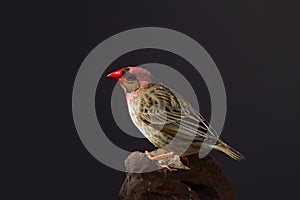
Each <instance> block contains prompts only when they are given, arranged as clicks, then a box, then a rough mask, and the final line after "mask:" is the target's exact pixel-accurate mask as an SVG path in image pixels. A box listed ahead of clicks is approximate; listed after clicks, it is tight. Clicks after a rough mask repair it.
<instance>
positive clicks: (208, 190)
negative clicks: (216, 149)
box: [119, 152, 234, 200]
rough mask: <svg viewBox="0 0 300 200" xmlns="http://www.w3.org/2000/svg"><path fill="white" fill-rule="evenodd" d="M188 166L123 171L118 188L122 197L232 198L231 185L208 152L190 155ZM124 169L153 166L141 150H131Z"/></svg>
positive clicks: (127, 199) (141, 199)
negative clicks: (202, 154)
mask: <svg viewBox="0 0 300 200" xmlns="http://www.w3.org/2000/svg"><path fill="white" fill-rule="evenodd" d="M188 159H189V167H190V170H184V169H178V170H177V171H171V172H170V171H168V170H166V169H159V170H156V171H152V172H146V173H130V172H128V173H127V176H126V179H125V181H124V183H123V185H122V187H121V189H120V191H119V199H122V200H146V199H147V200H148V199H149V200H158V199H170V200H171V199H177V200H181V199H184V200H189V199H191V200H194V199H204V200H206V199H224V200H231V199H234V194H233V191H232V187H231V184H230V182H229V181H228V179H227V178H226V177H225V175H224V173H223V172H222V170H221V168H220V166H219V165H218V163H217V162H216V161H215V159H214V158H212V157H211V156H207V157H205V158H203V159H199V158H198V155H194V156H190V157H188ZM125 167H126V169H127V171H131V172H132V171H134V172H143V171H149V169H155V168H157V166H156V165H155V164H154V163H153V161H150V160H149V159H148V158H147V157H146V156H145V154H144V153H141V152H133V153H132V154H130V155H129V156H128V158H127V159H126V161H125Z"/></svg>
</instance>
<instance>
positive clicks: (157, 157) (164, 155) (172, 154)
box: [145, 151, 174, 161]
mask: <svg viewBox="0 0 300 200" xmlns="http://www.w3.org/2000/svg"><path fill="white" fill-rule="evenodd" d="M145 154H146V156H147V157H148V158H149V160H154V161H157V160H161V159H164V158H169V157H173V156H174V153H173V152H169V153H165V154H162V155H158V156H151V154H150V153H149V151H145Z"/></svg>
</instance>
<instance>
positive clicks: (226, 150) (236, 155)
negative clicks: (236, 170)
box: [214, 142, 245, 161]
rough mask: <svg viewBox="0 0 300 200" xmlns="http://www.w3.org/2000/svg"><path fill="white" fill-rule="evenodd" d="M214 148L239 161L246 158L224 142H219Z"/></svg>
mask: <svg viewBox="0 0 300 200" xmlns="http://www.w3.org/2000/svg"><path fill="white" fill-rule="evenodd" d="M214 148H215V149H217V150H219V151H221V152H223V153H225V154H227V155H228V156H230V157H231V158H233V159H234V160H237V161H240V160H243V159H244V158H245V157H244V156H243V155H242V154H241V153H240V152H238V151H237V150H235V149H234V148H232V147H230V146H229V145H227V144H226V143H224V142H218V143H217V144H215V145H214Z"/></svg>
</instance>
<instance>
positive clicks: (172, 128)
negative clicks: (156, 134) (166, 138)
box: [139, 84, 218, 139]
mask: <svg viewBox="0 0 300 200" xmlns="http://www.w3.org/2000/svg"><path fill="white" fill-rule="evenodd" d="M139 117H140V119H141V121H143V122H144V123H145V124H147V125H149V126H152V127H154V128H156V129H158V130H162V131H164V132H166V133H168V134H172V136H174V134H176V133H177V132H180V133H181V134H180V135H181V136H179V137H189V138H190V137H194V138H195V139H197V138H199V139H204V138H206V137H207V135H209V136H211V137H213V138H218V135H217V134H216V132H215V131H214V130H213V129H212V128H211V127H210V125H209V123H208V121H206V120H205V119H204V118H203V117H202V116H201V115H200V114H199V112H197V111H196V110H195V109H194V108H193V107H192V106H191V105H190V104H189V103H188V102H187V101H186V100H185V99H183V98H182V97H181V96H180V95H179V94H177V93H175V92H173V91H172V90H171V89H169V88H167V87H166V86H163V85H160V84H155V85H153V86H152V87H150V88H149V90H148V92H147V93H144V94H143V95H142V96H141V103H140V115H139Z"/></svg>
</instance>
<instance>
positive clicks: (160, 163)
mask: <svg viewBox="0 0 300 200" xmlns="http://www.w3.org/2000/svg"><path fill="white" fill-rule="evenodd" d="M145 154H146V156H147V157H148V159H149V160H152V161H155V163H156V165H157V166H158V167H161V168H166V169H168V170H169V171H176V169H172V168H170V167H169V166H168V165H167V164H163V163H164V162H163V159H165V158H170V157H173V156H174V155H175V154H174V153H173V152H169V153H165V154H161V155H158V156H152V155H151V154H150V153H149V152H148V151H145Z"/></svg>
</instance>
